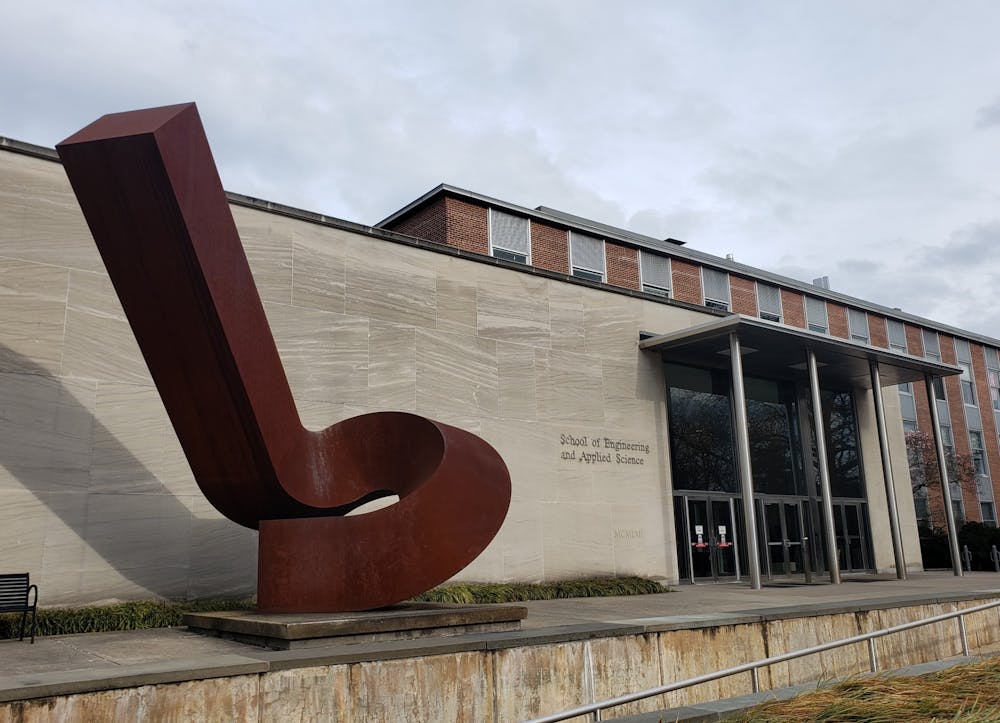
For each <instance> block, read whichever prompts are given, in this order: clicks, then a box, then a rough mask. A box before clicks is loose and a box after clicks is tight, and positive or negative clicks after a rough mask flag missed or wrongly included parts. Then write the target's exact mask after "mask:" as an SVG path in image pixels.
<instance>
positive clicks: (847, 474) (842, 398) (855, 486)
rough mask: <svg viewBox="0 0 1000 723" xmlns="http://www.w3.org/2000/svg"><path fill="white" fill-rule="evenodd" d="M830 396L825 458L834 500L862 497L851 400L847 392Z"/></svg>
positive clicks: (826, 414) (826, 416) (826, 413)
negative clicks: (827, 447) (827, 461)
mask: <svg viewBox="0 0 1000 723" xmlns="http://www.w3.org/2000/svg"><path fill="white" fill-rule="evenodd" d="M830 396H831V398H830V400H829V411H828V412H825V414H824V416H825V418H826V424H827V427H826V428H827V430H829V435H830V436H829V438H828V440H829V442H828V445H829V449H828V450H827V454H828V456H829V464H830V484H831V486H832V488H833V490H832V492H833V496H834V497H861V496H862V494H861V468H860V465H859V461H860V460H859V459H858V435H857V427H856V426H855V423H854V404H853V400H852V399H851V395H850V394H849V393H848V392H839V393H836V394H832V395H830Z"/></svg>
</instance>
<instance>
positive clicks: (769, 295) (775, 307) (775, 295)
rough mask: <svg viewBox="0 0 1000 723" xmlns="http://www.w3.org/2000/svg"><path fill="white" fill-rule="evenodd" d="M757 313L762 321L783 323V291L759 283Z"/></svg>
mask: <svg viewBox="0 0 1000 723" xmlns="http://www.w3.org/2000/svg"><path fill="white" fill-rule="evenodd" d="M757 311H758V314H759V316H760V318H761V319H766V320H767V321H778V322H780V321H781V289H779V288H778V287H777V286H771V285H770V284H762V283H760V282H759V281H758V282H757Z"/></svg>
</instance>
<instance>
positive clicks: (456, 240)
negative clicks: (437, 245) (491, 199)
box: [444, 197, 490, 256]
mask: <svg viewBox="0 0 1000 723" xmlns="http://www.w3.org/2000/svg"><path fill="white" fill-rule="evenodd" d="M444 208H445V219H446V223H447V226H448V236H447V239H448V240H447V243H448V245H449V246H454V247H455V248H459V249H464V250H465V251H473V252H475V253H477V254H483V255H486V256H488V255H489V253H490V236H489V234H490V231H489V212H488V209H487V208H486V207H485V206H477V205H475V204H472V203H468V202H466V201H463V200H461V199H458V198H447V197H446V198H445V199H444Z"/></svg>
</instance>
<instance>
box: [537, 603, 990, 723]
mask: <svg viewBox="0 0 1000 723" xmlns="http://www.w3.org/2000/svg"><path fill="white" fill-rule="evenodd" d="M995 607H1000V600H995V601H993V602H990V603H985V604H983V605H976V606H973V607H970V608H966V609H964V610H956V611H954V612H950V613H943V614H941V615H935V616H934V617H930V618H926V619H924V620H916V621H914V622H912V623H903V624H902V625H894V626H892V627H889V628H883V629H882V630H876V631H874V632H871V633H863V634H861V635H854V636H852V637H850V638H844V639H843V640H835V641H834V642H832V643H823V644H822V645H815V646H813V647H811V648H803V649H802V650H796V651H794V652H791V653H783V654H781V655H774V656H772V657H770V658H763V659H761V660H755V661H753V662H752V663H744V664H743V665H737V666H734V667H732V668H726V669H725V670H720V671H717V672H715V673H706V674H705V675H699V676H697V677H695V678H688V679H687V680H682V681H679V682H677V683H670V684H669V685H661V686H658V687H656V688H649V689H647V690H640V691H638V692H636V693H629V694H628V695H622V696H619V697H617V698H609V699H607V700H602V701H598V702H597V703H591V704H589V705H582V706H580V707H578V708H572V709H570V710H564V711H562V712H560V713H553V714H551V715H547V716H543V717H541V718H533V719H532V720H530V721H527V723H553V722H554V721H561V720H566V719H567V718H575V717H576V716H579V715H585V714H587V713H592V714H593V715H594V720H595V721H600V720H601V711H602V710H605V709H607V708H614V707H616V706H619V705H624V704H625V703H633V702H635V701H637V700H643V699H644V698H651V697H653V696H654V695H663V694H664V693H671V692H673V691H675V690H681V689H683V688H689V687H691V686H692V685H698V684H700V683H709V682H711V681H713V680H719V679H720V678H728V677H729V676H730V675H737V674H739V673H746V672H749V673H750V675H751V678H752V681H753V692H754V693H757V692H759V691H760V679H759V677H758V675H759V674H758V672H757V671H758V670H759V669H760V668H763V667H766V666H768V665H774V664H775V663H783V662H785V661H786V660H794V659H796V658H802V657H805V656H807V655H814V654H816V653H822V652H825V651H827V650H832V649H834V648H840V647H843V646H845V645H853V644H855V643H863V642H865V641H868V664H869V667H870V668H871V672H873V673H877V672H878V670H879V667H878V658H877V656H876V653H875V638H881V637H884V636H886V635H892V634H893V633H898V632H902V631H903V630H911V629H913V628H919V627H921V626H923V625H932V624H934V623H939V622H942V621H944V620H950V619H952V618H958V632H959V638H960V640H961V642H962V654H963V655H968V654H969V638H968V635H967V634H966V631H965V616H966V615H970V614H972V613H978V612H981V611H983V610H989V609H990V608H995Z"/></svg>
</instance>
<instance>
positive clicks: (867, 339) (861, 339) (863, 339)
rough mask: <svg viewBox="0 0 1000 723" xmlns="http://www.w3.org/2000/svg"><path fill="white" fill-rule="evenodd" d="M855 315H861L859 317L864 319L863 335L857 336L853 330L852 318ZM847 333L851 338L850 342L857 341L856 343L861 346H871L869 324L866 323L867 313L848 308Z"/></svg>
mask: <svg viewBox="0 0 1000 723" xmlns="http://www.w3.org/2000/svg"><path fill="white" fill-rule="evenodd" d="M856 314H861V316H862V317H864V320H865V333H864V334H859V333H858V332H857V331H855V329H854V321H853V318H854V316H855V315H856ZM847 333H848V335H849V336H850V337H851V341H857V342H860V343H862V344H871V343H872V336H871V324H869V323H868V312H866V311H863V310H861V309H852V308H851V307H848V308H847Z"/></svg>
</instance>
